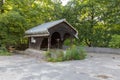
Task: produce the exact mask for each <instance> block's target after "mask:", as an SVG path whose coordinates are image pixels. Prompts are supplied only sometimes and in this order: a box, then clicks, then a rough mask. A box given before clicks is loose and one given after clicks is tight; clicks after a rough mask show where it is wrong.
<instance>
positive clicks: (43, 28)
mask: <svg viewBox="0 0 120 80" xmlns="http://www.w3.org/2000/svg"><path fill="white" fill-rule="evenodd" d="M62 22H65V23H67V24H68V25H69V26H70V27H71V28H73V27H72V26H71V25H70V24H69V23H68V22H67V21H66V20H65V19H61V20H56V21H52V22H47V23H43V24H41V25H38V26H36V27H33V28H31V29H29V30H27V31H25V35H38V34H39V36H49V35H50V34H49V31H48V29H50V28H52V27H54V26H55V25H57V24H60V23H62ZM73 29H74V28H73ZM74 30H75V29H74ZM75 31H76V30H75ZM76 32H77V31H76ZM77 34H78V33H76V35H75V36H77Z"/></svg>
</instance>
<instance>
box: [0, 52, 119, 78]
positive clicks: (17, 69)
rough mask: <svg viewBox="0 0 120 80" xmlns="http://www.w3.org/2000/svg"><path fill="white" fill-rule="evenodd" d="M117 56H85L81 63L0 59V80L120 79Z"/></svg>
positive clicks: (31, 58)
mask: <svg viewBox="0 0 120 80" xmlns="http://www.w3.org/2000/svg"><path fill="white" fill-rule="evenodd" d="M119 74H120V55H116V54H103V53H102V54H98V53H89V54H88V57H87V58H86V59H85V60H76V61H66V62H57V63H50V62H44V61H40V60H38V59H35V58H33V57H28V56H25V55H13V56H0V80H120V76H119Z"/></svg>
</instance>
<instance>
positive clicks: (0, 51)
mask: <svg viewBox="0 0 120 80" xmlns="http://www.w3.org/2000/svg"><path fill="white" fill-rule="evenodd" d="M9 55H11V53H9V52H8V51H7V49H6V48H5V47H0V56H9Z"/></svg>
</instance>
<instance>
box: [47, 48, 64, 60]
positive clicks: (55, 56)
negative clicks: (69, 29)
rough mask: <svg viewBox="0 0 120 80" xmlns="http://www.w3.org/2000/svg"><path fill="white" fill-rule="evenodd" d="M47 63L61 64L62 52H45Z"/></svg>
mask: <svg viewBox="0 0 120 80" xmlns="http://www.w3.org/2000/svg"><path fill="white" fill-rule="evenodd" d="M46 57H47V61H51V62H61V61H63V60H64V52H63V51H62V50H49V51H47V52H46Z"/></svg>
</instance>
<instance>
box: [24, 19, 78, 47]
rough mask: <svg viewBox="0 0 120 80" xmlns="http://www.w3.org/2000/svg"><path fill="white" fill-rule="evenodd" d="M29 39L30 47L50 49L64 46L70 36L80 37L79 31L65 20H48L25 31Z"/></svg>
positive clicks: (71, 37)
mask: <svg viewBox="0 0 120 80" xmlns="http://www.w3.org/2000/svg"><path fill="white" fill-rule="evenodd" d="M25 36H26V37H28V39H29V48H33V49H44V48H45V49H46V48H47V49H50V48H62V46H63V42H64V41H65V40H66V39H67V38H70V39H71V42H72V39H73V38H75V37H76V38H78V32H77V31H76V30H75V29H74V28H73V27H72V26H71V25H70V24H69V23H68V22H67V21H66V20H65V19H61V20H57V21H52V22H47V23H44V24H41V25H38V26H36V27H34V28H31V29H29V30H27V31H26V32H25Z"/></svg>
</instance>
